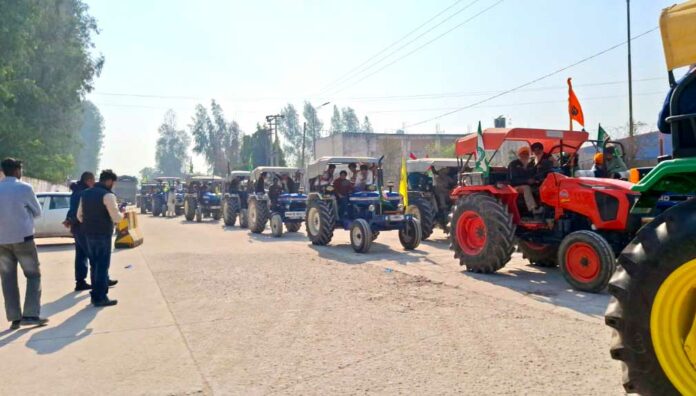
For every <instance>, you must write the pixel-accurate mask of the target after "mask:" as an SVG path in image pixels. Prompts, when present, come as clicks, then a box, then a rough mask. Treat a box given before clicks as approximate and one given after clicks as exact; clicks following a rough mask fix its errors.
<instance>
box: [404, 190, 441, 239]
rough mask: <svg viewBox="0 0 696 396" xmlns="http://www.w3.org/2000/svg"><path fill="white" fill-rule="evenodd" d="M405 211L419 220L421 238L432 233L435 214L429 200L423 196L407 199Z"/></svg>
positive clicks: (425, 237) (427, 236) (426, 237)
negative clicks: (407, 203)
mask: <svg viewBox="0 0 696 396" xmlns="http://www.w3.org/2000/svg"><path fill="white" fill-rule="evenodd" d="M406 213H408V214H411V215H413V217H415V218H417V219H418V220H420V224H421V225H420V227H421V232H422V240H426V239H428V238H429V237H430V235H432V233H433V228H435V216H436V215H437V212H436V211H435V208H434V207H433V205H432V204H431V203H430V201H428V200H427V199H424V198H414V199H413V200H412V201H409V205H408V207H407V208H406Z"/></svg>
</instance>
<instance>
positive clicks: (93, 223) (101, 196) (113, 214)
mask: <svg viewBox="0 0 696 396" xmlns="http://www.w3.org/2000/svg"><path fill="white" fill-rule="evenodd" d="M117 179H118V177H117V176H116V174H115V173H114V172H113V171H111V170H110V169H107V170H104V171H102V173H101V174H100V175H99V182H98V183H96V184H95V185H94V187H92V188H89V189H87V190H85V191H83V192H82V196H81V197H80V204H79V206H78V207H77V219H78V220H79V221H80V223H82V224H81V225H80V227H81V229H82V231H83V232H84V234H85V240H86V241H87V256H88V257H89V261H90V263H91V264H92V292H91V295H92V304H94V306H95V307H108V306H112V305H116V304H117V303H118V301H117V300H109V298H108V297H107V293H108V291H109V283H112V284H115V282H116V281H109V265H110V263H111V235H112V234H113V233H114V224H115V223H118V222H119V221H121V220H122V219H123V215H122V214H121V213H120V212H119V209H118V203H117V202H116V195H115V194H114V193H113V192H111V190H112V188H113V187H114V184H115V183H116V180H117Z"/></svg>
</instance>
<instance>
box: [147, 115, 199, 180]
mask: <svg viewBox="0 0 696 396" xmlns="http://www.w3.org/2000/svg"><path fill="white" fill-rule="evenodd" d="M158 131H159V138H158V139H157V152H156V154H155V161H156V163H157V169H158V170H159V172H160V173H162V174H163V175H165V176H182V175H183V174H184V173H185V171H186V165H188V162H189V157H188V148H189V145H190V144H191V138H190V137H189V135H188V134H187V133H186V132H185V131H184V130H183V129H178V128H177V125H176V114H175V113H174V111H173V110H168V111H167V113H165V115H164V121H163V122H162V125H160V127H159V130H158Z"/></svg>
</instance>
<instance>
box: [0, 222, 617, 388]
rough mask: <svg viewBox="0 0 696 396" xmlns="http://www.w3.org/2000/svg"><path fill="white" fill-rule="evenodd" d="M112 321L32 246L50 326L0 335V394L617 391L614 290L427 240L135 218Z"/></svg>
mask: <svg viewBox="0 0 696 396" xmlns="http://www.w3.org/2000/svg"><path fill="white" fill-rule="evenodd" d="M141 224H142V226H143V228H144V233H145V235H146V242H145V244H144V245H143V246H141V247H139V248H137V249H133V250H121V251H118V252H117V253H115V255H114V256H113V258H112V277H114V278H117V279H119V280H120V283H119V285H118V286H117V287H116V288H114V289H112V291H111V293H110V297H112V298H117V299H118V300H119V305H118V306H117V307H114V308H103V309H95V308H93V307H91V306H89V297H88V294H87V293H73V292H71V288H72V287H73V279H72V276H73V275H72V267H71V265H72V264H71V260H72V245H52V246H44V247H42V248H41V249H40V258H41V262H42V271H43V274H44V277H43V285H44V298H43V301H44V306H43V312H44V314H45V315H48V316H49V317H50V319H51V322H50V326H47V327H44V328H39V329H22V330H20V331H15V332H10V331H0V357H2V358H1V359H0V389H2V392H0V393H2V394H50V395H57V394H70V395H80V394H119V395H135V394H152V395H180V394H220V395H226V394H322V395H326V394H356V393H359V394H365V393H372V394H472V395H482V394H530V395H541V394H548V395H572V394H576V395H588V394H601V395H611V394H622V391H621V386H620V375H621V373H620V368H619V366H618V364H616V363H615V362H613V361H612V360H611V359H610V358H609V355H608V351H607V349H608V347H607V346H608V344H609V338H610V332H609V331H608V330H607V329H606V328H605V326H604V325H603V324H602V318H601V315H602V313H603V310H604V307H605V306H606V302H607V296H606V295H588V294H583V293H577V292H573V291H571V290H570V289H569V288H568V287H567V285H566V284H565V282H564V281H563V280H562V277H561V276H560V274H558V272H557V270H548V269H544V270H539V269H535V268H532V267H529V266H526V265H525V264H524V262H523V261H522V260H521V259H519V258H516V259H515V260H513V262H512V263H510V264H509V265H508V267H507V268H506V269H504V270H503V271H501V272H500V273H499V274H496V275H489V276H474V275H471V274H466V273H462V272H461V270H460V268H459V267H458V265H457V263H456V261H455V260H454V259H453V258H452V255H451V253H450V252H449V250H448V249H447V243H446V242H445V240H444V238H445V236H444V235H443V234H441V233H437V232H436V234H435V235H434V238H433V239H434V240H433V241H432V242H426V243H424V244H422V245H421V247H420V248H419V249H418V250H416V251H414V252H403V251H402V250H401V246H400V245H399V243H398V238H397V236H396V234H394V233H382V234H381V235H380V237H379V239H378V240H377V242H376V244H375V245H374V246H373V251H372V252H371V253H370V254H367V255H357V254H354V253H353V252H352V250H351V248H350V246H349V245H348V235H347V233H346V232H341V231H337V232H336V236H335V239H334V242H333V243H332V245H331V246H327V247H314V246H311V245H310V244H309V243H308V242H307V239H306V237H305V235H304V233H303V232H300V233H297V234H286V235H284V237H283V238H281V239H274V238H271V237H270V236H268V235H267V234H266V235H250V234H249V233H248V232H247V231H246V230H240V229H238V228H227V229H224V228H223V227H222V225H221V223H218V222H211V221H209V222H203V223H189V222H185V221H183V220H182V218H181V217H179V218H176V219H163V218H151V217H141Z"/></svg>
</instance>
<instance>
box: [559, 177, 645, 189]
mask: <svg viewBox="0 0 696 396" xmlns="http://www.w3.org/2000/svg"><path fill="white" fill-rule="evenodd" d="M565 183H578V184H580V185H581V186H586V187H589V188H593V189H596V190H602V189H611V190H626V191H630V190H631V188H633V183H631V182H627V181H623V180H617V179H605V178H596V177H578V178H575V179H573V178H565V179H562V180H560V185H561V187H562V186H563V185H564V184H565Z"/></svg>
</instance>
